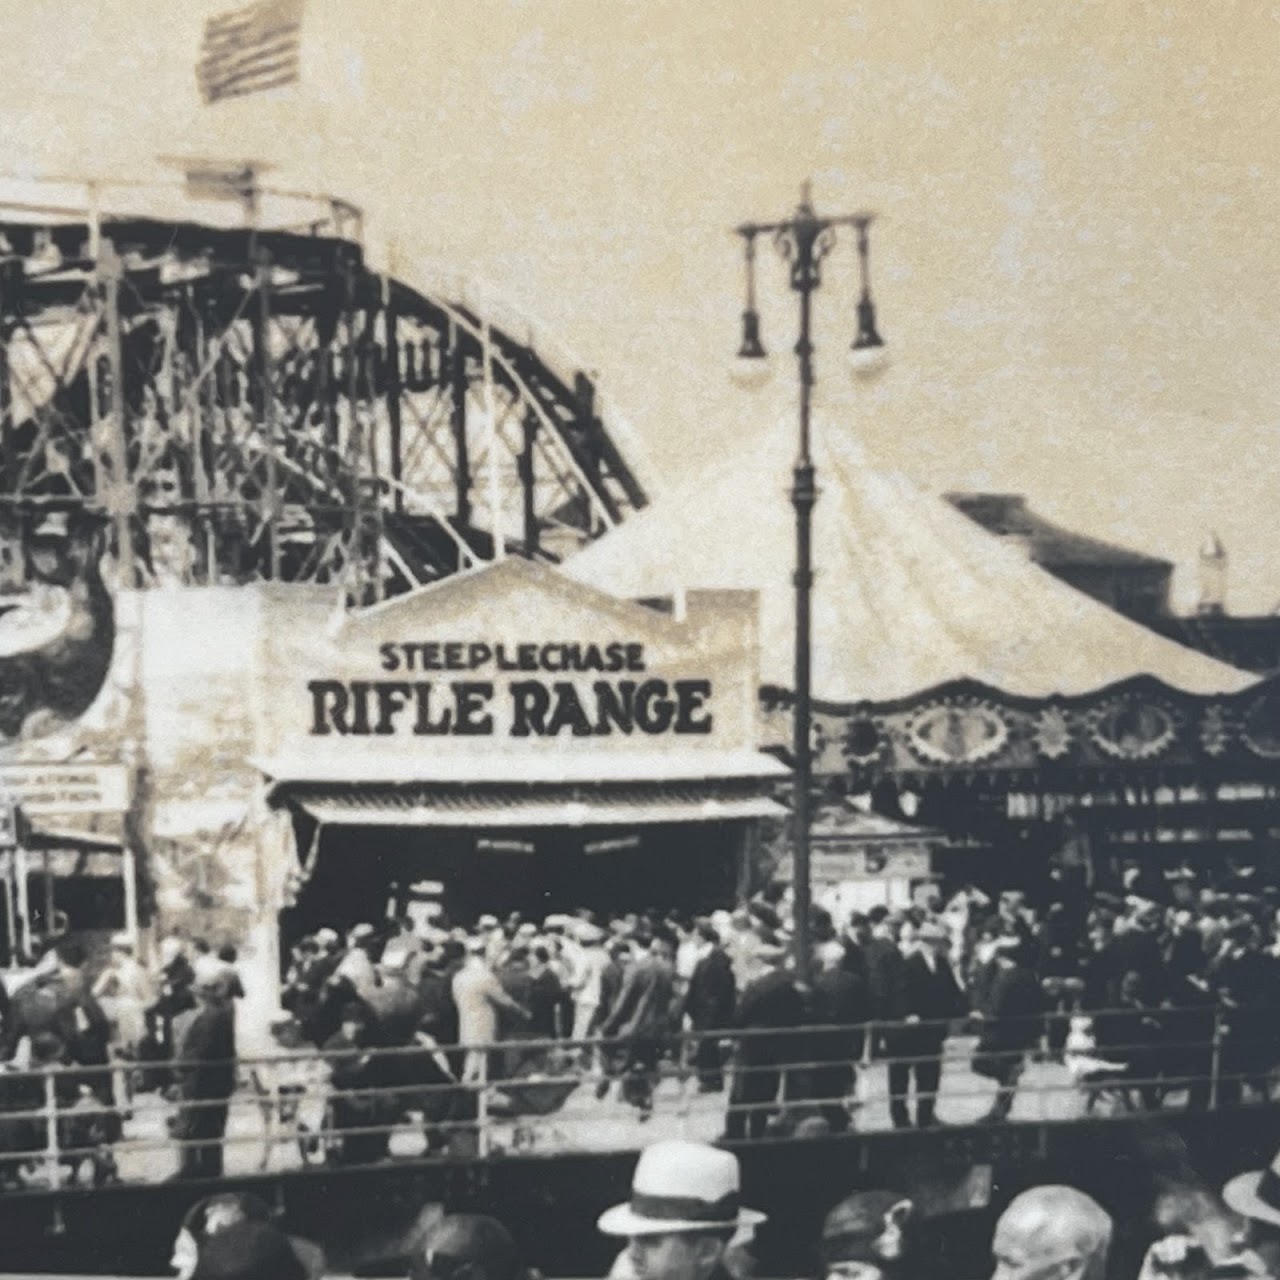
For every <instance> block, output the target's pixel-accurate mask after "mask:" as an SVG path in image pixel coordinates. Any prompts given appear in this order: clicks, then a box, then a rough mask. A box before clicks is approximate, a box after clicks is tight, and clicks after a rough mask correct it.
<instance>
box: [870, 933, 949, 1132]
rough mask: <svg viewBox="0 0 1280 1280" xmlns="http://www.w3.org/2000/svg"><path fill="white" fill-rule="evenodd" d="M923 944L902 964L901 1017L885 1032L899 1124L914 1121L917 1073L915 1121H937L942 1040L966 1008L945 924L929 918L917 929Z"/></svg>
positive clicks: (892, 1098) (928, 1123)
mask: <svg viewBox="0 0 1280 1280" xmlns="http://www.w3.org/2000/svg"><path fill="white" fill-rule="evenodd" d="M916 936H917V939H918V940H919V943H920V949H919V950H918V951H915V952H913V953H912V954H911V955H910V956H908V957H907V959H906V960H905V961H904V962H903V966H902V1006H901V1007H902V1019H903V1020H902V1022H901V1023H899V1024H898V1025H897V1026H895V1027H894V1028H893V1029H892V1030H891V1031H889V1032H887V1033H886V1035H885V1047H886V1048H887V1050H888V1053H889V1113H890V1115H891V1116H892V1117H893V1125H894V1128H896V1129H908V1128H910V1127H911V1116H910V1114H909V1112H908V1110H907V1095H908V1092H909V1090H910V1087H911V1077H912V1076H913V1075H914V1077H915V1088H916V1123H917V1124H918V1125H919V1127H920V1128H921V1129H927V1128H929V1127H930V1126H931V1125H932V1124H933V1116H934V1104H935V1102H936V1100H937V1096H938V1081H939V1080H940V1079H941V1076H942V1045H943V1042H944V1041H945V1040H946V1038H947V1021H948V1020H949V1019H951V1018H958V1017H960V1016H961V1015H962V1014H963V1013H964V1012H965V1011H966V1010H965V1000H964V995H963V993H962V992H961V990H960V984H959V983H958V982H957V981H956V976H955V973H954V972H953V971H952V968H951V962H950V958H949V956H948V949H949V946H950V939H949V938H948V937H947V931H946V929H945V928H944V927H943V926H942V925H940V924H937V923H935V922H934V921H926V922H925V923H924V924H923V925H921V926H920V931H919V933H918V934H917V935H916Z"/></svg>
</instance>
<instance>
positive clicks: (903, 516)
mask: <svg viewBox="0 0 1280 1280" xmlns="http://www.w3.org/2000/svg"><path fill="white" fill-rule="evenodd" d="M793 433H794V429H793V428H782V429H780V430H779V431H777V432H776V433H775V434H774V437H773V439H772V440H764V441H760V442H757V443H759V444H760V446H761V447H758V448H755V449H752V448H749V447H746V446H744V449H743V451H742V453H741V454H739V455H738V456H737V457H734V458H730V459H726V460H725V462H724V464H723V466H722V467H721V469H720V470H719V471H718V472H717V473H715V474H714V475H710V476H706V475H702V476H688V477H685V478H684V479H682V480H681V481H680V482H679V483H678V484H677V485H675V486H674V487H672V488H670V489H668V490H667V491H666V492H664V493H662V494H661V495H660V496H659V497H658V498H657V500H656V501H655V502H654V503H653V504H652V505H651V506H650V507H648V508H647V509H645V510H644V511H641V512H639V513H638V514H636V515H634V516H632V517H630V518H629V519H628V520H627V522H626V523H625V524H624V525H622V526H621V527H620V528H618V529H615V530H613V531H612V532H611V533H609V534H607V535H606V536H605V537H603V538H601V539H600V540H599V541H598V542H596V543H594V544H592V545H591V546H589V547H587V548H586V549H585V550H583V551H581V552H580V553H579V554H577V555H576V556H574V557H572V558H571V559H570V560H568V561H567V562H566V564H565V565H564V566H563V567H564V571H565V572H566V573H568V574H569V575H570V576H572V577H575V578H577V579H578V580H579V581H581V582H586V583H590V584H592V585H594V586H597V587H601V588H604V589H605V590H608V591H611V592H615V593H617V594H619V595H629V596H639V597H644V596H669V595H672V594H675V593H676V592H678V591H681V590H687V589H691V588H755V589H757V590H759V592H760V595H761V617H760V649H761V655H760V662H761V680H762V682H763V683H764V684H769V685H776V686H778V687H780V688H790V687H791V684H792V683H793V679H792V649H793V644H794V641H793V636H794V630H793V627H794V621H793V618H794V603H793V595H792V590H793V589H792V585H791V574H792V569H793V565H794V557H795V530H794V514H793V512H792V508H791V505H790V503H789V501H788V499H787V493H788V490H789V486H790V473H791V463H790V461H789V459H788V458H787V456H786V454H785V453H784V452H782V449H781V448H779V446H780V445H781V446H785V445H786V444H787V443H788V442H789V441H791V440H792V439H793V438H794V434H793ZM833 435H835V433H833V432H828V433H827V436H828V438H827V439H826V441H825V445H826V447H825V448H821V447H820V448H819V449H818V450H817V451H816V452H817V454H818V456H817V465H818V488H819V491H820V497H819V499H818V505H817V507H816V508H815V511H814V533H813V559H814V566H815V569H816V577H815V583H814V597H813V692H814V696H815V697H817V698H821V699H824V700H827V701H833V702H856V701H868V702H889V701H894V700H897V699H900V698H908V697H911V696H912V695H914V694H918V693H921V692H923V691H924V690H926V689H930V688H933V687H935V686H937V685H940V684H946V683H949V682H952V681H956V680H961V679H966V678H967V679H972V680H977V681H981V682H982V683H984V684H988V685H991V686H994V687H995V688H998V689H1001V690H1003V691H1004V692H1006V693H1008V694H1012V695H1015V696H1021V697H1031V698H1042V697H1048V696H1051V695H1053V694H1061V695H1066V696H1079V695H1081V694H1086V693H1092V692H1095V691H1097V690H1099V689H1102V688H1104V687H1106V686H1107V685H1111V684H1114V683H1116V682H1117V681H1120V680H1125V679H1128V678H1130V677H1133V676H1137V675H1149V676H1154V677H1156V678H1157V679H1159V680H1161V681H1163V682H1164V683H1165V684H1167V685H1170V686H1172V687H1174V688H1176V689H1180V690H1182V691H1184V692H1186V693H1193V694H1220V693H1233V692H1237V691H1238V690H1240V689H1243V688H1245V687H1247V686H1248V685H1249V684H1251V683H1253V682H1255V681H1256V679H1257V677H1256V676H1254V675H1252V674H1250V673H1248V672H1244V671H1240V670H1237V669H1236V668H1235V667H1231V666H1228V665H1227V664H1226V663H1222V662H1218V661H1216V660H1214V659H1212V658H1209V657H1206V656H1205V655H1203V654H1201V653H1197V652H1195V651H1194V650H1192V649H1188V648H1185V647H1184V646H1182V645H1180V644H1177V643H1176V642H1175V641H1172V640H1168V639H1165V638H1164V637H1163V636H1159V635H1157V634H1156V633H1155V632H1153V631H1149V630H1148V629H1147V628H1146V627H1143V626H1141V625H1139V624H1138V623H1135V622H1131V621H1129V619H1127V618H1125V617H1122V616H1121V615H1120V614H1118V613H1115V612H1114V611H1113V610H1111V609H1109V608H1107V607H1106V606H1105V605H1103V604H1100V603H1098V602H1097V601H1096V600H1094V599H1092V598H1091V597H1089V596H1086V595H1084V594H1083V593H1081V592H1079V591H1077V590H1075V588H1073V587H1070V586H1068V585H1066V584H1065V583H1064V582H1061V581H1059V580H1058V579H1056V578H1054V577H1053V576H1052V575H1051V574H1049V573H1047V572H1046V571H1045V570H1043V569H1041V568H1039V567H1037V566H1036V565H1034V564H1032V563H1031V562H1030V561H1029V560H1028V559H1027V558H1026V557H1025V555H1024V554H1023V553H1022V551H1021V550H1019V549H1018V548H1017V547H1013V546H1008V545H1003V544H1002V543H1001V542H1000V540H999V539H997V538H995V537H993V536H992V535H991V534H989V533H987V532H986V531H985V530H983V529H982V528H980V527H979V526H978V525H977V524H975V523H974V522H973V521H972V520H970V519H969V518H968V517H967V516H965V515H962V514H961V513H960V512H959V511H957V510H955V509H954V508H953V507H952V506H951V505H950V504H949V503H947V502H946V501H944V500H943V499H942V498H937V497H934V496H932V495H930V494H926V493H924V492H923V491H921V490H920V489H918V488H917V487H916V486H914V485H913V484H912V483H911V482H910V481H908V480H907V479H906V478H905V477H903V476H900V475H896V474H889V473H885V472H878V471H875V470H873V469H872V468H870V467H869V466H868V465H867V463H866V460H865V458H864V457H863V455H862V453H861V451H860V450H859V449H857V448H856V447H855V446H854V445H853V444H852V443H851V442H849V441H848V440H841V439H838V438H837V439H831V438H829V437H831V436H833ZM746 444H747V445H749V444H750V442H746Z"/></svg>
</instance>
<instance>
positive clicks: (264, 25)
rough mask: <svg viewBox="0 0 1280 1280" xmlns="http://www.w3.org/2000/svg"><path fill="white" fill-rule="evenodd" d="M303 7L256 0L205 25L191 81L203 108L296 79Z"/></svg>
mask: <svg viewBox="0 0 1280 1280" xmlns="http://www.w3.org/2000/svg"><path fill="white" fill-rule="evenodd" d="M303 4H304V0H259V3H257V4H251V5H246V6H245V7H244V8H243V9H235V10H232V11H230V12H227V13H220V14H217V15H216V16H215V17H212V18H210V19H209V20H208V21H207V22H206V23H205V24H204V40H203V42H202V43H201V46H200V61H199V62H198V63H197V64H196V82H197V84H198V85H199V86H200V96H201V97H202V98H203V99H204V100H205V102H206V103H212V102H219V101H221V100H222V99H223V98H238V97H242V96H243V95H245V94H247V93H260V92H262V91H263V90H265V89H275V88H278V87H279V86H280V85H285V84H291V83H292V82H293V81H295V80H297V78H298V41H299V37H300V35H301V31H302V8H303Z"/></svg>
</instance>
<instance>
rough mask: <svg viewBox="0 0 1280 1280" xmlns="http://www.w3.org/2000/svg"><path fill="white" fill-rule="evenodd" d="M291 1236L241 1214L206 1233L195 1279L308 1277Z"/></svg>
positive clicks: (283, 1279) (198, 1252) (298, 1279)
mask: <svg viewBox="0 0 1280 1280" xmlns="http://www.w3.org/2000/svg"><path fill="white" fill-rule="evenodd" d="M306 1278H307V1270H306V1267H304V1266H303V1264H302V1261H301V1259H299V1257H298V1255H297V1254H296V1253H295V1252H294V1248H293V1244H292V1242H291V1241H290V1240H289V1237H288V1236H287V1235H285V1234H284V1232H283V1231H280V1230H279V1229H278V1228H276V1227H273V1226H272V1225H271V1224H270V1223H269V1222H256V1221H254V1220H253V1219H251V1218H241V1219H239V1220H238V1221H236V1222H233V1223H229V1224H228V1225H227V1226H225V1227H223V1228H222V1229H221V1230H219V1231H215V1232H213V1233H212V1234H209V1235H206V1236H205V1238H204V1240H203V1241H201V1242H200V1244H199V1246H198V1248H197V1250H196V1269H195V1271H194V1272H193V1273H192V1280H306Z"/></svg>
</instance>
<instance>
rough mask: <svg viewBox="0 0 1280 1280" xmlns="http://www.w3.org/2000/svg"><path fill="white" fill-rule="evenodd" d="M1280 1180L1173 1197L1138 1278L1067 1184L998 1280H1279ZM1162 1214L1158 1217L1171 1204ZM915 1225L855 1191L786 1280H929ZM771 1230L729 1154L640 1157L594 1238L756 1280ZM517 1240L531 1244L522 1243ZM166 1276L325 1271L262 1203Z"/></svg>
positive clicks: (1008, 1238) (491, 1241)
mask: <svg viewBox="0 0 1280 1280" xmlns="http://www.w3.org/2000/svg"><path fill="white" fill-rule="evenodd" d="M1278 1166H1280V1155H1278V1156H1277V1158H1276V1161H1274V1162H1273V1164H1272V1167H1271V1168H1270V1169H1268V1170H1255V1171H1251V1172H1247V1173H1244V1174H1241V1175H1239V1176H1237V1177H1235V1178H1233V1179H1232V1180H1231V1181H1230V1182H1228V1183H1227V1185H1226V1186H1225V1187H1224V1188H1223V1189H1222V1192H1221V1196H1220V1197H1217V1196H1214V1195H1212V1193H1209V1192H1208V1191H1207V1190H1206V1189H1203V1188H1195V1189H1194V1191H1193V1194H1185V1195H1182V1196H1181V1197H1180V1203H1182V1204H1183V1205H1184V1206H1191V1205H1194V1206H1195V1207H1194V1209H1191V1210H1189V1211H1188V1210H1185V1209H1184V1211H1183V1212H1181V1213H1180V1214H1175V1215H1173V1216H1170V1215H1169V1214H1167V1213H1165V1212H1163V1210H1162V1208H1161V1206H1160V1205H1155V1206H1153V1211H1152V1214H1151V1222H1150V1223H1149V1224H1147V1228H1146V1229H1145V1230H1144V1231H1143V1232H1142V1236H1143V1238H1142V1239H1140V1240H1139V1249H1141V1248H1142V1247H1143V1246H1145V1254H1144V1255H1143V1256H1142V1261H1141V1263H1140V1265H1139V1266H1138V1267H1137V1269H1136V1272H1133V1271H1131V1270H1130V1268H1129V1267H1125V1269H1124V1270H1123V1271H1119V1270H1118V1269H1117V1259H1116V1258H1115V1256H1114V1253H1113V1244H1114V1237H1115V1227H1116V1221H1115V1218H1114V1217H1113V1215H1112V1214H1111V1213H1110V1212H1108V1211H1107V1209H1106V1208H1104V1207H1103V1205H1102V1204H1100V1203H1099V1202H1098V1200H1096V1199H1095V1198H1094V1197H1093V1196H1091V1195H1089V1194H1087V1193H1086V1192H1084V1191H1083V1190H1081V1189H1080V1188H1078V1187H1075V1186H1070V1185H1065V1184H1062V1183H1052V1184H1044V1185H1038V1186H1032V1187H1030V1188H1028V1189H1027V1190H1024V1191H1022V1192H1021V1193H1019V1194H1017V1195H1015V1196H1014V1197H1013V1198H1012V1199H1011V1200H1010V1201H1009V1202H1008V1203H1007V1204H1006V1205H1005V1206H1004V1208H1003V1211H1002V1212H1001V1213H1000V1214H999V1217H998V1218H997V1219H996V1221H995V1225H994V1230H993V1232H992V1238H991V1244H990V1256H991V1260H992V1270H991V1280H1046V1278H1047V1277H1052V1278H1053V1280H1107V1277H1109V1276H1110V1277H1115V1276H1117V1275H1120V1274H1135V1275H1136V1280H1211V1277H1227V1276H1231V1277H1240V1278H1246V1277H1274V1276H1276V1275H1277V1274H1280V1194H1277V1192H1276V1184H1277V1181H1278V1180H1280V1179H1278V1177H1277V1167H1278ZM1184 1190H1192V1189H1190V1188H1184ZM1162 1200H1163V1201H1164V1202H1165V1203H1166V1204H1167V1203H1168V1202H1169V1196H1168V1195H1167V1194H1166V1195H1165V1196H1164V1197H1162ZM922 1220H923V1214H922V1213H921V1211H920V1210H919V1209H918V1207H917V1205H916V1203H915V1200H914V1198H913V1195H912V1194H911V1193H909V1192H904V1191H900V1190H890V1189H877V1188H872V1189H864V1190H858V1191H855V1192H853V1193H852V1194H850V1195H847V1196H845V1197H844V1198H843V1199H841V1200H839V1201H838V1202H837V1203H836V1204H835V1205H834V1206H833V1207H831V1208H830V1209H829V1210H828V1211H827V1212H826V1213H825V1216H824V1217H822V1219H821V1227H820V1229H819V1230H818V1231H817V1232H816V1233H815V1237H814V1238H813V1239H811V1240H806V1241H800V1240H789V1241H788V1246H789V1248H788V1252H789V1253H790V1254H791V1255H792V1256H793V1257H795V1258H797V1259H800V1260H801V1262H800V1265H797V1266H796V1267H795V1269H794V1270H792V1271H790V1272H789V1273H788V1274H792V1275H803V1276H810V1277H813V1280H927V1278H928V1277H929V1276H931V1275H932V1274H934V1273H935V1272H936V1271H937V1262H936V1260H932V1261H931V1260H930V1259H928V1258H927V1257H926V1256H925V1249H924V1248H922V1235H923V1232H922ZM767 1221H768V1218H767V1215H766V1214H764V1213H761V1212H759V1211H758V1210H755V1209H752V1208H750V1207H748V1206H746V1205H744V1204H743V1203H742V1175H741V1168H740V1165H739V1161H738V1159H737V1157H736V1156H735V1155H734V1154H732V1153H731V1152H729V1151H727V1150H724V1149H721V1148H718V1147H715V1146H711V1145H707V1144H704V1143H700V1142H691V1141H686V1140H674V1141H662V1142H656V1143H654V1144H652V1145H650V1146H649V1147H647V1148H645V1149H644V1150H643V1151H642V1152H641V1153H640V1157H639V1159H638V1161H637V1163H636V1165H635V1169H634V1172H633V1175H632V1180H631V1191H630V1196H629V1198H628V1199H627V1200H626V1201H624V1202H622V1203H620V1204H615V1205H613V1206H612V1207H610V1208H607V1209H606V1210H605V1211H604V1212H603V1213H601V1214H600V1216H599V1218H598V1220H597V1222H596V1228H597V1230H598V1231H599V1232H600V1234H601V1235H603V1236H604V1237H605V1238H606V1240H607V1241H610V1242H612V1245H613V1249H612V1252H613V1258H614V1260H613V1265H612V1267H611V1268H610V1270H609V1280H752V1277H754V1276H755V1275H756V1274H757V1271H756V1267H755V1261H754V1255H753V1244H754V1241H755V1239H756V1236H757V1232H758V1231H759V1230H760V1229H761V1228H762V1227H763V1225H764V1224H765V1223H766V1222H767ZM516 1225H517V1227H520V1226H527V1225H529V1224H516ZM1130 1225H1131V1224H1130ZM518 1234H521V1235H523V1236H525V1237H526V1239H528V1238H529V1232H527V1231H522V1232H518ZM1153 1236H1154V1239H1152V1237H1153ZM1148 1241H1150V1243H1148ZM407 1248H408V1253H407V1256H405V1257H397V1258H395V1259H391V1258H386V1259H379V1265H378V1269H377V1271H376V1273H377V1274H380V1275H381V1274H386V1275H392V1274H400V1275H404V1276H406V1280H456V1278H457V1277H460V1276H462V1275H466V1276H467V1277H469V1280H539V1272H538V1271H536V1270H535V1269H534V1268H533V1267H531V1266H529V1265H528V1264H527V1262H526V1260H525V1257H524V1256H523V1251H522V1249H521V1247H520V1245H519V1244H518V1243H517V1233H513V1232H512V1231H511V1230H509V1229H508V1228H507V1226H506V1225H505V1224H504V1223H503V1222H502V1221H500V1220H499V1219H498V1218H496V1217H494V1216H491V1215H480V1214H471V1213H448V1212H446V1213H445V1214H444V1215H443V1216H439V1217H436V1218H434V1220H432V1221H431V1223H430V1225H429V1226H428V1227H427V1228H426V1230H425V1231H424V1232H421V1233H420V1234H419V1235H418V1238H415V1239H411V1240H410V1241H409V1242H408V1244H407ZM1134 1256H1135V1258H1136V1257H1137V1252H1135V1255H1134ZM806 1262H807V1265H805V1263H806ZM395 1264H398V1267H396V1269H394V1270H393V1266H394V1265H395ZM946 1265H947V1270H948V1274H960V1275H962V1276H963V1275H966V1274H969V1275H976V1274H979V1267H980V1265H981V1264H976V1265H974V1266H973V1270H971V1271H970V1270H968V1268H967V1265H966V1262H965V1261H964V1260H963V1259H960V1258H952V1257H950V1256H948V1258H947V1264H946ZM171 1266H172V1267H173V1269H174V1271H175V1273H176V1275H177V1280H320V1278H321V1277H322V1276H324V1275H325V1274H326V1271H327V1263H326V1258H325V1254H324V1251H323V1249H322V1248H321V1247H319V1246H318V1245H316V1244H314V1243H313V1242H311V1241H308V1240H305V1239H302V1238H300V1237H298V1236H294V1235H290V1234H288V1233H287V1232H286V1231H285V1230H284V1228H283V1226H282V1225H281V1223H280V1222H279V1221H278V1220H277V1216H276V1215H275V1214H274V1213H273V1212H272V1210H271V1209H270V1208H269V1207H268V1206H267V1205H266V1204H265V1203H264V1202H263V1201H261V1200H259V1199H258V1198H257V1197H255V1196H252V1195H247V1194H244V1193H223V1194H220V1195H214V1196H210V1197H207V1198H206V1199H204V1200H201V1201H199V1202H198V1203H197V1204H196V1205H194V1206H193V1207H192V1208H191V1209H190V1210H189V1211H188V1213H187V1214H186V1216H185V1218H184V1219H183V1222H182V1224H181V1227H180V1229H179V1231H178V1234H177V1236H176V1238H175V1241H174V1246H173V1256H172V1259H171Z"/></svg>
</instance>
